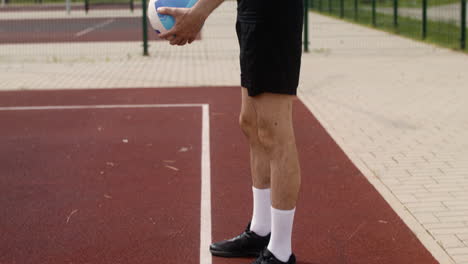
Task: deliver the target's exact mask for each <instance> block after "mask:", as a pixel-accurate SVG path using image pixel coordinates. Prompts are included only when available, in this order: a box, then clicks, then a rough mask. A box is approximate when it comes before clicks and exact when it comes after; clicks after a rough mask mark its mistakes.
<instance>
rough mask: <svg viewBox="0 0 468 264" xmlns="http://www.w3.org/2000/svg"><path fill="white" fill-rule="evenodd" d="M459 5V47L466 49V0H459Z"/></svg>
mask: <svg viewBox="0 0 468 264" xmlns="http://www.w3.org/2000/svg"><path fill="white" fill-rule="evenodd" d="M461 5H462V6H461V35H460V48H461V49H466V0H461Z"/></svg>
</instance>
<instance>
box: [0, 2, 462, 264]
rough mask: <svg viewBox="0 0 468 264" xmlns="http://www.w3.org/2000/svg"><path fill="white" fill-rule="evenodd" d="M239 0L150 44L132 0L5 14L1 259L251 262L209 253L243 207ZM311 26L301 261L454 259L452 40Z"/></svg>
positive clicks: (458, 231) (301, 106) (341, 25)
mask: <svg viewBox="0 0 468 264" xmlns="http://www.w3.org/2000/svg"><path fill="white" fill-rule="evenodd" d="M0 10H2V9H0ZM234 10H235V2H234V1H228V2H226V3H225V4H223V5H222V6H221V7H220V8H219V9H218V10H217V11H216V13H215V14H213V16H212V18H210V20H208V21H207V23H206V25H205V27H204V30H203V39H202V40H201V41H197V42H195V43H194V44H192V45H190V46H188V47H183V48H180V47H171V46H169V45H167V43H164V42H163V41H151V42H150V55H151V56H150V57H143V56H141V51H142V48H141V42H140V41H137V39H139V38H141V37H140V35H139V34H140V31H139V30H141V29H140V28H139V27H137V25H138V23H139V22H138V21H139V17H138V12H139V11H141V10H138V9H136V10H135V12H134V13H130V12H129V10H126V11H123V10H108V9H102V10H91V12H90V13H89V14H87V15H86V14H84V11H83V10H82V9H80V8H79V7H73V9H72V13H71V15H68V14H65V12H64V10H63V7H62V10H59V9H57V8H55V9H54V8H44V10H41V11H40V12H39V11H35V10H34V11H31V10H3V11H2V12H0V33H2V34H0V39H1V41H0V42H1V45H0V90H2V92H0V121H1V125H0V128H1V129H0V144H1V146H2V147H1V148H0V162H1V164H0V192H1V193H2V196H0V208H2V209H0V228H1V232H0V234H1V235H0V245H1V246H0V264H4V263H7V264H10V263H200V264H202V263H203V264H210V263H219V264H220V263H232V264H234V263H250V260H238V259H233V260H226V259H220V258H213V259H212V258H211V257H210V255H209V252H208V250H207V247H208V244H209V243H210V242H211V240H220V239H224V238H228V237H231V236H232V235H235V234H238V233H239V232H241V231H242V230H243V229H244V228H245V225H246V224H247V221H248V219H249V218H250V214H251V207H250V206H251V191H250V190H251V189H250V188H251V186H250V181H249V177H250V175H249V174H250V173H249V166H248V150H247V143H246V141H245V139H244V137H243V135H242V133H241V131H240V129H239V128H238V124H237V120H238V112H239V109H240V91H239V89H240V88H239V87H238V83H239V78H238V70H239V69H238V49H237V39H236V37H235V35H234V25H233V21H234V15H233V14H234ZM26 20H31V21H33V23H31V22H30V21H29V22H28V21H26ZM36 26H37V27H36ZM35 27H36V28H35ZM11 28H13V29H11ZM34 28H35V29H37V30H43V29H49V31H48V32H46V33H45V35H44V34H43V35H41V34H39V33H37V32H35V33H34V36H33V35H32V34H33V33H32V32H33V30H32V29H34ZM124 28H128V30H129V31H128V32H127V33H125V34H122V35H118V34H116V33H119V31H121V30H123V29H124ZM117 29H118V30H117ZM309 29H310V36H311V53H308V54H304V56H303V67H302V73H301V75H302V78H301V85H300V88H299V98H300V99H298V100H297V101H296V102H295V105H296V107H295V112H294V120H295V127H296V134H297V139H298V142H300V144H299V151H300V158H301V163H302V164H301V165H302V175H303V182H302V183H303V184H302V192H301V196H300V201H299V205H298V211H297V214H296V222H295V227H294V245H293V246H294V251H295V253H296V255H297V256H298V260H299V261H298V263H300V264H319V263H320V264H335V263H336V264H342V263H346V264H348V263H365V264H374V263H375V264H381V263H403V264H405V263H411V264H427V263H429V264H431V263H442V264H452V263H456V264H467V263H468V207H467V201H468V167H467V166H466V164H467V162H468V151H467V150H468V148H467V146H468V145H467V144H468V141H467V138H468V137H466V129H468V123H467V122H466V116H467V114H468V112H467V111H468V108H466V100H465V99H466V98H467V96H468V93H467V92H468V90H467V89H466V83H468V77H467V75H466V70H465V69H466V68H467V67H468V63H467V62H468V60H466V57H464V56H465V55H461V54H458V53H455V52H451V51H449V50H445V49H439V48H436V47H433V46H430V45H426V44H422V43H418V42H415V41H410V40H407V39H404V38H401V37H395V36H392V35H389V34H387V33H383V32H379V31H376V30H373V29H369V28H365V27H362V26H357V25H352V24H349V23H346V22H343V21H339V20H336V19H331V18H329V17H326V16H321V15H317V14H312V13H311V27H310V28H309ZM21 31H22V32H23V33H24V34H18V33H17V32H21ZM130 31H131V33H130ZM80 32H82V33H80ZM78 33H80V34H79V35H80V36H78V37H77V36H76V34H78ZM15 34H16V35H15ZM132 34H134V35H132ZM132 36H134V37H132ZM150 36H152V38H153V37H155V35H154V34H150ZM20 37H21V38H23V39H22V40H21V41H19V42H18V41H17V39H18V38H20ZM82 40H86V41H82ZM15 41H16V42H15ZM422 65H424V67H422ZM210 216H211V217H210ZM211 238H212V239H211ZM434 258H436V259H437V261H436V260H435V259H434Z"/></svg>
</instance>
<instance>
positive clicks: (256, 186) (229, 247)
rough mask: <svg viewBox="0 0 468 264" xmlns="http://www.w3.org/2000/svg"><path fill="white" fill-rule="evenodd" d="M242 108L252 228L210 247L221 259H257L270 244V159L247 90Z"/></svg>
mask: <svg viewBox="0 0 468 264" xmlns="http://www.w3.org/2000/svg"><path fill="white" fill-rule="evenodd" d="M241 92H242V107H241V112H240V115H239V124H240V127H241V129H242V131H243V132H244V134H245V135H246V137H247V139H248V142H249V146H250V164H251V174H252V181H253V187H252V191H253V207H254V208H253V214H252V221H251V225H250V227H249V228H247V229H246V230H245V231H244V233H242V234H241V235H239V236H236V237H234V238H232V239H227V240H224V241H220V242H215V243H213V244H211V246H210V251H211V253H212V254H213V255H215V256H222V257H249V256H252V257H254V256H255V257H256V256H258V255H259V254H260V252H262V250H264V249H265V247H266V246H267V245H268V242H269V241H270V232H271V196H270V174H271V173H270V157H269V156H268V155H267V152H266V149H265V148H264V147H263V144H262V143H261V142H260V140H259V137H258V126H257V120H258V117H257V113H256V111H255V108H254V105H253V99H252V97H249V96H248V93H247V89H246V88H241Z"/></svg>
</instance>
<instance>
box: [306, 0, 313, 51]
mask: <svg viewBox="0 0 468 264" xmlns="http://www.w3.org/2000/svg"><path fill="white" fill-rule="evenodd" d="M312 1H313V0H312ZM304 52H309V0H304Z"/></svg>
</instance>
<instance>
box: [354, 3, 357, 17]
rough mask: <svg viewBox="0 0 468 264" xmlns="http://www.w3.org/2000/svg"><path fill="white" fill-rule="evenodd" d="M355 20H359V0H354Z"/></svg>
mask: <svg viewBox="0 0 468 264" xmlns="http://www.w3.org/2000/svg"><path fill="white" fill-rule="evenodd" d="M354 20H356V21H357V20H358V0H354Z"/></svg>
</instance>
